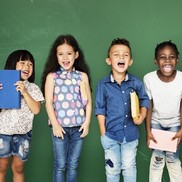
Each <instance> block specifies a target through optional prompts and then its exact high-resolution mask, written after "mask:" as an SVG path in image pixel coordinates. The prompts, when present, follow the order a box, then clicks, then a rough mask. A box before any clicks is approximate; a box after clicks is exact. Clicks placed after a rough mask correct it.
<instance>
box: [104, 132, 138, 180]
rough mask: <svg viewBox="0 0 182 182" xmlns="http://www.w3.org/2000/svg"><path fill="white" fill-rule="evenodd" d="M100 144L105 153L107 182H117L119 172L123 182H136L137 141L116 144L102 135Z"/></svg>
mask: <svg viewBox="0 0 182 182" xmlns="http://www.w3.org/2000/svg"><path fill="white" fill-rule="evenodd" d="M101 142H102V146H103V148H104V151H105V169H106V177H107V182H119V181H120V173H121V171H122V175H123V179H124V182H136V153H137V146H138V140H134V141H132V142H126V140H125V139H124V140H123V142H118V141H115V140H113V139H110V138H109V137H107V136H106V135H102V136H101Z"/></svg>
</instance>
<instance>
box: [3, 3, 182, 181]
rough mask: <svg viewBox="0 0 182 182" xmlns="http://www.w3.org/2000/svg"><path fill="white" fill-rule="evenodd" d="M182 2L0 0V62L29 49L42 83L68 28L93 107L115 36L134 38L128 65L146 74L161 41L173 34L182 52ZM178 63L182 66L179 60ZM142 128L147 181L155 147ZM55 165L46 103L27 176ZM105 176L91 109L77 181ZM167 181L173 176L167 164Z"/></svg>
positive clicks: (42, 176) (42, 174)
mask: <svg viewBox="0 0 182 182" xmlns="http://www.w3.org/2000/svg"><path fill="white" fill-rule="evenodd" d="M181 7H182V1H181V0H174V1H171V0H112V1H111V0H16V1H15V0H14V1H12V0H1V2H0V68H1V69H2V68H3V67H4V63H5V60H6V58H7V56H8V55H9V54H10V53H11V52H12V51H14V50H16V49H28V50H29V51H30V52H32V54H33V55H34V57H35V60H36V83H37V84H38V85H39V86H40V78H41V74H42V70H43V66H44V63H45V60H46V58H47V55H48V52H49V49H50V47H51V45H52V43H53V41H54V40H55V38H56V37H57V36H58V35H60V34H67V33H70V34H72V35H74V36H75V37H76V39H77V40H78V41H79V43H80V45H81V47H82V49H83V50H84V53H85V57H86V60H87V63H88V65H89V67H90V70H91V76H92V89H93V95H92V96H93V108H94V99H95V88H96V84H97V82H98V81H99V80H100V79H101V78H103V77H104V76H105V75H106V74H108V72H109V70H110V68H109V67H108V66H107V65H106V63H105V58H106V55H107V49H108V46H109V44H110V42H111V41H112V40H113V39H114V38H117V37H124V38H127V39H128V40H130V42H131V47H132V50H133V59H134V64H133V65H132V67H131V68H130V70H129V71H130V72H131V73H133V74H135V75H137V76H138V77H140V78H141V79H142V78H143V76H144V75H145V74H146V73H147V72H149V71H152V70H154V69H156V67H155V65H154V63H153V57H154V48H155V46H156V44H157V43H159V42H161V41H164V40H172V41H173V42H175V43H176V44H177V46H178V48H179V51H180V52H182V43H181V42H182V41H181V39H182V38H181V37H182V21H181V17H182V11H181ZM178 68H179V69H181V70H182V64H181V62H179V64H178ZM140 133H141V138H140V143H139V147H138V155H137V169H138V175H137V179H138V182H148V173H149V172H148V168H149V162H150V155H151V151H150V150H149V149H148V148H147V147H146V140H145V137H146V133H145V127H144V124H142V125H141V126H140ZM180 156H182V155H181V154H180ZM52 165H53V155H52V142H51V131H50V128H49V127H48V125H47V114H46V112H45V108H44V104H43V105H42V110H41V113H40V114H39V115H37V116H36V117H35V122H34V126H33V139H32V146H31V153H30V157H29V160H28V162H27V163H26V166H25V178H26V180H25V181H26V182H50V181H52ZM11 178H12V173H11V170H10V169H9V171H8V174H7V181H8V182H10V181H12V179H11ZM105 181H106V179H105V169H104V153H103V150H102V147H101V143H100V135H99V128H98V123H97V120H96V117H95V116H94V112H93V115H92V122H91V127H90V134H89V135H88V136H87V137H86V139H85V143H84V147H83V152H82V154H81V159H80V165H79V171H78V182H105ZM121 181H122V179H121ZM163 182H169V178H168V174H167V171H166V169H165V170H164V177H163Z"/></svg>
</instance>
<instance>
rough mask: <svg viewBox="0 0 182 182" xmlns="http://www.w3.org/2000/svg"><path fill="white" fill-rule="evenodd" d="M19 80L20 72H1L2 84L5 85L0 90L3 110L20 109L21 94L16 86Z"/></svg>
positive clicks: (0, 102) (0, 101)
mask: <svg viewBox="0 0 182 182" xmlns="http://www.w3.org/2000/svg"><path fill="white" fill-rule="evenodd" d="M19 80H20V71H18V70H0V83H1V84H3V89H0V108H1V109H12V108H20V105H21V93H20V92H18V91H17V90H16V86H15V85H14V84H15V83H16V82H17V81H19Z"/></svg>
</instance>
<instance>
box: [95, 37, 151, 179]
mask: <svg viewBox="0 0 182 182" xmlns="http://www.w3.org/2000/svg"><path fill="white" fill-rule="evenodd" d="M106 63H107V64H108V65H110V66H111V70H112V71H111V73H110V74H109V75H108V76H106V77H105V78H104V79H102V80H101V81H100V82H99V83H98V85H97V90H96V103H95V115H96V116H97V119H98V122H99V127H100V133H101V143H102V146H103V149H104V151H105V169H106V177H107V182H119V181H120V173H121V171H122V174H123V178H124V182H136V153H137V146H138V139H139V130H138V125H140V124H141V123H142V122H143V120H144V119H145V116H146V112H147V108H149V98H148V96H147V94H146V92H145V88H144V85H143V83H142V81H140V80H139V79H138V78H136V77H135V76H133V75H131V74H129V73H128V71H127V69H128V67H129V66H131V65H132V63H133V60H132V53H131V47H130V44H129V41H128V40H126V39H120V38H117V39H114V40H113V41H112V43H111V45H110V47H109V50H108V58H107V59H106ZM133 91H135V92H136V94H137V95H138V97H139V102H140V114H139V117H138V120H136V121H133V119H132V116H131V102H130V92H133Z"/></svg>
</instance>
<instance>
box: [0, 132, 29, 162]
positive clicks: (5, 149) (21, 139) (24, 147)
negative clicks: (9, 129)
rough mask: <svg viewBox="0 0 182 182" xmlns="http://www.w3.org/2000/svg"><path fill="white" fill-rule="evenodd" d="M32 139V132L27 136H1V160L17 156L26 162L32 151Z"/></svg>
mask: <svg viewBox="0 0 182 182" xmlns="http://www.w3.org/2000/svg"><path fill="white" fill-rule="evenodd" d="M31 138H32V131H29V132H28V133H26V134H15V135H3V134H0V158H7V157H10V156H12V155H16V156H17V157H19V158H20V159H21V160H22V161H26V160H27V159H28V154H29V151H30V143H31Z"/></svg>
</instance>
